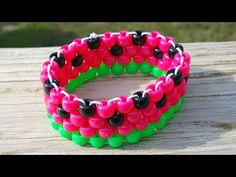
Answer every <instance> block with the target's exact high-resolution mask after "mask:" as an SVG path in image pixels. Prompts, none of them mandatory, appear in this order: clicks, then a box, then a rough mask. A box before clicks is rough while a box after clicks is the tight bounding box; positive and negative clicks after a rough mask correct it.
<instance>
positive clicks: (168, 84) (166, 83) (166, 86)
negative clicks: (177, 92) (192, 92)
mask: <svg viewBox="0 0 236 177" xmlns="http://www.w3.org/2000/svg"><path fill="white" fill-rule="evenodd" d="M161 80H162V81H163V83H162V84H161V85H160V86H161V87H162V89H163V91H164V93H166V94H168V93H169V92H171V91H172V89H173V88H174V81H173V79H172V78H169V79H167V80H166V76H161V77H159V78H158V79H157V81H156V82H159V81H161Z"/></svg>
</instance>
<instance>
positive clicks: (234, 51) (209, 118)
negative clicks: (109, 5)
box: [0, 42, 236, 154]
mask: <svg viewBox="0 0 236 177" xmlns="http://www.w3.org/2000/svg"><path fill="white" fill-rule="evenodd" d="M184 46H185V50H186V51H189V52H190V53H191V55H192V63H191V66H192V68H191V77H190V80H189V85H188V92H187V96H186V102H185V104H184V106H183V109H182V110H181V111H180V112H179V113H177V114H176V115H175V118H174V119H172V120H171V121H170V122H169V123H168V125H167V126H166V128H165V129H163V130H161V132H159V133H157V134H155V135H154V136H153V137H151V138H149V139H145V140H143V141H142V142H140V143H138V144H136V145H130V144H125V145H124V146H122V147H121V148H120V149H110V148H109V147H105V148H104V149H95V148H91V147H88V146H87V147H80V146H77V145H75V144H73V142H71V141H68V140H65V139H62V138H61V137H60V136H59V135H58V134H57V132H56V131H54V130H53V129H51V128H50V126H49V121H48V120H47V119H46V118H45V116H44V114H45V108H44V104H43V98H42V89H41V84H40V82H39V72H40V70H41V63H42V62H43V60H44V59H45V58H47V56H48V55H49V54H50V53H51V52H53V51H55V50H57V49H58V48H57V47H50V48H49V47H47V48H20V49H18V48H11V49H8V48H7V49H6V48H2V49H0V120H1V124H0V154H236V101H235V100H236V42H217V43H212V42H211V43H210V42H209V43H187V44H184ZM213 46H214V47H213ZM101 81H102V82H101ZM121 81H122V82H121ZM153 81H154V80H153V79H152V78H151V77H149V76H142V75H134V76H130V75H129V76H128V75H124V76H119V77H112V79H111V78H98V79H96V80H94V81H93V82H89V83H87V84H86V85H84V86H83V87H82V88H80V90H79V93H78V94H79V95H81V96H82V97H83V98H86V97H90V98H94V99H101V98H103V97H106V98H111V97H115V96H117V95H121V94H125V95H127V94H130V93H133V92H134V91H137V90H140V89H143V88H144V87H145V85H147V84H148V83H151V82H153ZM94 87H96V91H95V90H93V89H92V88H94Z"/></svg>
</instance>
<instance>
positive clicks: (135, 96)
mask: <svg viewBox="0 0 236 177" xmlns="http://www.w3.org/2000/svg"><path fill="white" fill-rule="evenodd" d="M137 97H138V95H130V96H128V97H127V101H129V100H130V99H132V98H137Z"/></svg>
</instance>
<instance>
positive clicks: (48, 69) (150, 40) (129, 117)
mask: <svg viewBox="0 0 236 177" xmlns="http://www.w3.org/2000/svg"><path fill="white" fill-rule="evenodd" d="M189 71H190V55H189V54H188V53H186V52H184V48H183V46H182V45H180V44H178V43H176V41H175V39H173V38H172V37H168V36H166V37H165V36H163V35H161V34H160V33H159V32H143V31H135V32H126V31H122V32H119V33H111V32H106V33H104V34H101V35H97V34H95V33H92V34H90V36H89V37H85V38H82V39H79V38H78V39H75V40H74V41H73V42H72V43H70V44H69V45H63V46H61V48H60V50H59V51H58V52H55V53H52V54H51V55H50V56H49V60H47V61H45V62H44V64H43V70H42V72H41V74H40V78H41V82H42V85H43V88H44V101H45V103H46V109H47V117H48V118H49V119H50V120H51V125H52V127H53V128H55V129H56V130H58V131H59V134H60V135H61V136H62V137H65V138H67V139H71V140H73V142H74V143H76V144H79V145H81V146H83V145H85V144H88V143H90V144H91V146H93V147H97V148H100V147H103V146H104V145H105V144H108V145H110V146H111V147H119V146H121V145H122V144H123V143H124V142H128V143H136V142H138V141H139V140H140V139H141V138H143V137H150V136H151V135H153V134H154V133H155V132H156V131H158V130H160V129H161V128H163V127H164V126H165V124H166V122H167V121H168V120H170V119H171V117H172V116H173V113H174V112H177V111H178V110H179V109H180V108H181V105H182V103H183V101H184V95H185V93H186V85H187V80H188V76H189ZM124 72H126V73H128V74H135V73H137V72H141V73H143V74H150V73H152V75H153V76H154V77H155V78H156V79H157V80H156V82H155V83H153V84H150V85H148V86H147V87H146V89H145V90H144V91H138V92H136V93H133V94H132V95H129V96H119V97H116V98H112V99H110V100H107V99H103V100H101V101H97V100H92V99H84V98H79V97H78V96H77V95H76V94H72V93H73V92H74V91H75V89H76V88H78V87H80V86H81V85H83V84H84V83H85V82H87V81H90V80H93V79H95V78H96V77H98V76H99V77H104V76H107V75H109V74H110V73H111V74H113V75H120V74H122V73H124Z"/></svg>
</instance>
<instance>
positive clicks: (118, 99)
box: [107, 97, 122, 105]
mask: <svg viewBox="0 0 236 177" xmlns="http://www.w3.org/2000/svg"><path fill="white" fill-rule="evenodd" d="M115 101H122V99H121V98H120V97H115V98H112V99H110V100H108V102H107V104H108V105H110V104H111V103H112V102H115Z"/></svg>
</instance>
